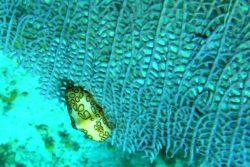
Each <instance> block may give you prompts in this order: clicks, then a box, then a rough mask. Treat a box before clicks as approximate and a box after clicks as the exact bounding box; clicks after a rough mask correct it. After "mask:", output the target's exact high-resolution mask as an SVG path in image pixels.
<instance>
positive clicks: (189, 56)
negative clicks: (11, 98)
mask: <svg viewBox="0 0 250 167" xmlns="http://www.w3.org/2000/svg"><path fill="white" fill-rule="evenodd" d="M249 13H250V11H249V3H248V2H247V1H243V0H228V1H221V2H219V1H217V0H214V1H212V0H207V1H197V0H191V1H185V0H178V1H174V0H172V1H171V0H169V1H167V0H165V1H163V0H143V1H142V0H141V1H140V0H137V1H135V0H124V1H120V0H119V1H118V0H117V1H112V0H105V1H103V0H100V1H98V0H91V1H80V0H79V1H77V0H52V1H47V0H34V1H31V0H15V1H14V0H7V1H4V0H0V49H1V50H3V51H4V52H5V53H6V54H9V55H11V56H13V57H15V58H17V59H18V61H20V63H21V64H22V66H23V67H25V68H27V69H29V70H31V71H33V72H36V73H37V74H38V75H40V77H41V85H42V86H41V89H42V92H43V93H44V94H45V95H46V96H49V97H52V98H55V97H57V96H59V92H60V91H59V90H60V83H61V81H62V80H72V81H74V82H75V83H76V84H78V85H81V86H84V87H85V88H86V89H87V90H89V91H90V92H92V93H93V95H94V96H95V98H96V100H97V101H98V103H100V104H101V105H102V106H103V107H104V109H105V114H107V116H108V118H109V119H110V120H111V121H112V122H113V124H114V126H115V129H113V131H112V137H111V138H110V142H112V143H113V144H114V145H116V146H117V147H120V148H122V149H123V150H126V151H129V152H137V151H143V152H145V155H146V156H148V157H150V158H151V159H152V160H153V159H154V158H155V157H156V156H157V154H158V153H159V151H160V150H161V149H165V151H166V153H168V154H172V155H173V156H174V155H176V154H177V153H179V152H181V153H184V156H186V157H188V159H189V161H190V163H192V162H193V161H194V160H195V158H196V157H197V155H201V156H203V157H204V163H205V164H209V165H216V166H247V165H249V161H250V135H249V133H250V100H249V99H250V78H249V77H250V65H249V64H250V48H249V46H250V23H249V20H250V14H249Z"/></svg>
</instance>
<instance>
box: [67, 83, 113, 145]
mask: <svg viewBox="0 0 250 167" xmlns="http://www.w3.org/2000/svg"><path fill="white" fill-rule="evenodd" d="M65 99H66V103H67V106H68V112H69V116H70V120H71V124H72V126H73V128H75V129H78V130H80V131H82V132H83V133H84V134H85V135H86V136H87V137H88V138H89V139H92V140H95V141H104V140H105V139H107V138H108V137H109V136H110V131H111V130H110V129H111V127H110V124H109V123H108V121H107V119H106V117H105V116H104V113H103V110H102V108H101V107H100V106H99V105H98V104H97V102H96V101H95V99H94V98H93V96H92V95H91V94H90V93H89V92H88V91H86V90H84V89H83V88H82V87H80V86H73V85H70V86H68V87H67V89H66V97H65Z"/></svg>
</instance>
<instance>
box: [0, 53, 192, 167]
mask: <svg viewBox="0 0 250 167" xmlns="http://www.w3.org/2000/svg"><path fill="white" fill-rule="evenodd" d="M0 73H1V75H0V111H1V112H0V167H26V166H27V167H44V166H46V167H47V166H56V167H57V166H58V167H74V166H83V167H134V166H135V167H137V166H138V167H165V166H166V167H182V166H185V165H187V161H186V160H185V158H181V157H177V158H169V159H166V158H165V157H164V153H163V155H159V157H158V158H157V160H155V161H154V162H153V163H150V161H149V160H148V159H145V158H143V155H142V154H140V153H139V154H128V153H126V152H122V150H119V149H116V148H115V147H113V146H111V145H110V144H108V143H99V142H96V141H92V140H90V139H86V137H84V134H83V133H82V132H80V131H77V130H75V129H73V128H72V126H71V122H70V118H69V115H68V112H67V108H66V106H65V104H61V103H59V102H58V101H57V100H48V99H46V98H45V97H44V96H43V95H41V94H40V93H39V91H38V89H37V87H39V81H38V78H37V77H35V76H34V75H31V74H29V73H27V72H26V71H25V70H24V69H22V68H20V67H19V66H18V64H17V63H16V62H15V61H14V60H12V59H10V58H8V57H7V56H6V55H4V54H3V53H2V52H0Z"/></svg>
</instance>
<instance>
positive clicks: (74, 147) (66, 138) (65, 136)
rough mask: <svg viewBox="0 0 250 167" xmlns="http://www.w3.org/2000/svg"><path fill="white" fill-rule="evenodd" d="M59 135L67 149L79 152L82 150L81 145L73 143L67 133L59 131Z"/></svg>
mask: <svg viewBox="0 0 250 167" xmlns="http://www.w3.org/2000/svg"><path fill="white" fill-rule="evenodd" d="M58 135H59V137H60V138H61V140H60V142H61V143H62V144H63V145H64V146H65V148H68V149H71V150H73V151H78V150H79V149H80V145H79V144H78V143H77V142H75V141H72V140H71V139H70V136H69V134H68V133H67V132H65V131H59V132H58Z"/></svg>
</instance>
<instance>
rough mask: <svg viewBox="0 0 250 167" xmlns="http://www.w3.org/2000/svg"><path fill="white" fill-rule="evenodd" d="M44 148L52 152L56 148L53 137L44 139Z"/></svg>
mask: <svg viewBox="0 0 250 167" xmlns="http://www.w3.org/2000/svg"><path fill="white" fill-rule="evenodd" d="M43 141H44V146H45V148H46V149H47V150H49V151H52V150H53V149H54V148H55V141H54V139H53V138H52V137H50V136H47V137H45V138H43Z"/></svg>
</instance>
